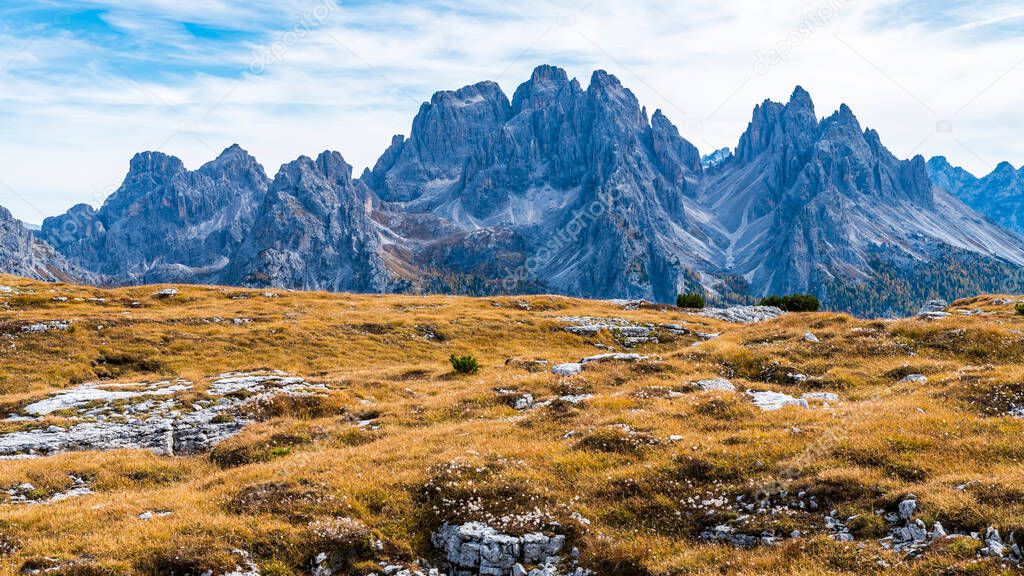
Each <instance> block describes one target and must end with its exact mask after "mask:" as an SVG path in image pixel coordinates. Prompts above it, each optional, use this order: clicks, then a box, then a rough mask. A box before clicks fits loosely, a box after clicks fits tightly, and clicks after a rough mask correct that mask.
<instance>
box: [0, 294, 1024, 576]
mask: <svg viewBox="0 0 1024 576" xmlns="http://www.w3.org/2000/svg"><path fill="white" fill-rule="evenodd" d="M0 284H2V285H4V286H5V287H6V289H5V290H2V291H0V336H2V341H3V342H4V346H3V354H2V359H3V360H2V363H0V413H3V414H11V415H12V417H10V418H8V419H6V420H3V421H0V454H2V459H0V574H2V575H5V576H14V575H15V574H23V573H27V572H29V571H33V570H45V571H46V573H49V574H57V575H65V576H70V575H82V574H154V575H156V574H161V575H166V574H186V573H189V574H201V573H207V572H208V573H210V574H213V575H215V576H226V575H227V574H236V575H237V574H243V573H244V574H248V575H250V576H251V575H254V574H263V575H298V574H310V573H314V574H318V575H323V574H346V575H350V574H351V575H358V576H365V575H368V574H370V573H377V574H380V573H381V572H382V571H384V570H382V566H393V568H388V569H387V570H386V571H384V572H385V573H388V574H396V573H402V574H417V573H422V574H427V573H428V572H429V568H428V567H435V568H439V569H442V570H443V569H445V568H446V567H448V566H449V565H450V564H451V563H454V564H457V565H459V566H461V568H460V569H461V570H463V571H464V572H466V573H469V574H474V575H476V574H479V573H488V574H494V573H497V574H510V573H511V571H512V570H513V569H515V568H514V564H515V563H516V562H519V563H521V564H523V565H524V566H525V567H526V568H527V569H528V570H533V569H535V568H536V567H537V565H538V564H539V563H541V562H543V561H544V558H543V557H544V556H545V555H550V556H552V557H557V560H558V563H559V566H558V568H557V570H555V569H552V570H551V571H549V572H548V573H558V574H574V573H575V574H586V573H588V572H587V571H590V573H593V574H596V575H601V576H604V575H620V574H622V575H644V576H647V575H651V576H662V575H665V576H668V575H673V574H681V573H686V574H707V575H711V574H716V575H717V574H721V573H722V570H723V567H727V571H728V572H729V573H757V574H780V575H781V574H897V575H925V574H936V573H971V574H1003V573H1010V572H1012V571H1013V570H1014V569H1015V568H1014V566H1015V564H1014V563H1015V562H1019V561H1020V560H1021V558H1020V556H1019V547H1020V545H1021V544H1024V542H1021V541H1020V538H1021V535H1024V524H1022V518H1024V498H1022V496H1021V486H1022V485H1024V448H1022V444H1021V442H1020V437H1021V435H1022V434H1024V418H1021V417H1020V416H1024V388H1022V387H1021V384H1020V382H1021V375H1022V374H1024V364H1022V360H1021V359H1022V358H1024V338H1022V337H1021V333H1022V331H1024V316H1020V315H1017V314H1016V313H1015V312H1014V306H1015V304H1016V303H1017V302H1018V301H1019V300H1018V298H1017V297H1013V298H1011V297H993V296H986V297H978V298H974V299H971V300H966V301H962V302H957V303H954V305H953V306H951V307H950V308H949V310H948V311H949V313H950V316H948V317H943V318H941V319H938V320H931V321H929V320H923V319H917V318H915V319H907V320H898V321H875V320H857V319H853V318H851V317H849V316H845V315H840V314H834V313H820V314H804V315H797V314H791V315H783V316H781V317H778V318H775V319H772V320H768V321H765V322H763V323H759V324H750V325H743V324H732V323H727V322H724V321H721V320H716V319H712V318H708V317H703V316H695V315H691V314H688V313H686V312H685V311H682V310H679V309H676V308H671V307H664V306H652V305H639V304H636V303H623V302H618V303H613V302H601V301H586V300H576V299H568V298H562V297H549V296H534V297H521V298H508V297H493V298H476V299H474V298H462V297H448V296H437V297H415V296H402V295H398V296H352V295H331V294H324V293H298V292H285V291H277V290H270V291H267V290H262V291H254V290H242V289H228V288H201V287H184V286H177V287H173V288H172V287H169V286H159V287H136V288H124V289H117V290H100V289H95V288H86V287H74V286H69V285H50V284H43V283H38V282H31V281H27V280H23V279H18V278H13V277H3V278H0ZM609 350H614V351H615V352H619V353H623V354H626V355H623V356H618V357H614V356H613V357H607V356H604V357H602V358H601V359H600V360H594V361H591V362H588V363H586V364H584V365H583V366H577V365H575V363H576V362H578V361H579V360H580V359H581V358H586V357H593V356H595V355H599V354H607V353H608V352H609ZM453 354H457V355H466V354H472V355H474V356H476V358H477V359H478V360H479V365H480V368H479V372H478V373H476V374H465V375H460V374H456V373H454V372H453V371H452V366H451V364H450V363H449V360H448V359H449V356H451V355H453ZM629 354H636V355H638V356H630V355H629ZM562 364H566V366H559V368H558V371H559V372H561V373H563V374H574V373H575V375H566V376H559V375H556V374H554V373H553V368H554V367H555V365H562ZM576 372H578V373H576ZM780 404H785V405H784V406H781V408H780V409H778V410H764V409H762V408H772V407H776V406H780ZM29 450H32V451H34V455H33V454H31V453H29ZM170 454H174V456H171V455H170ZM31 456H35V457H31ZM12 457H18V458H22V459H15V460H10V459H9V458H12ZM471 522H480V523H482V524H484V525H486V526H487V528H485V527H484V526H481V525H473V524H467V523H471ZM446 523H447V526H449V528H445V526H446ZM453 525H454V526H461V527H462V528H461V529H453V528H450V526H453ZM492 529H493V530H494V532H489V530H492ZM972 533H974V534H976V535H977V536H976V537H973V536H971V534H972ZM943 534H949V535H959V536H949V537H946V536H944V535H943ZM887 538H888V539H887ZM485 541H486V542H488V543H489V544H487V546H493V548H488V547H486V546H485V548H486V549H487V552H486V554H485V555H481V554H480V553H479V552H477V553H476V554H475V555H474V554H471V553H469V552H471V551H472V550H477V551H479V550H480V543H481V542H485ZM1015 546H1016V547H1017V548H1014V547H1015ZM538 547H539V548H538ZM574 549H576V550H578V555H577V554H575V553H573V552H572V551H573V550H574ZM1000 555H1001V556H1002V558H1001V557H1000ZM552 562H554V560H552ZM403 569H405V570H407V572H404V573H403V572H401V570H403ZM519 573H521V572H519ZM538 573H539V572H538Z"/></svg>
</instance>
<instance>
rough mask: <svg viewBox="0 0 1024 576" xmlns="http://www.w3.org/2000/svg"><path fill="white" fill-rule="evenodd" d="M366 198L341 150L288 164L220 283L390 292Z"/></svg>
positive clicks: (275, 181) (378, 240)
mask: <svg viewBox="0 0 1024 576" xmlns="http://www.w3.org/2000/svg"><path fill="white" fill-rule="evenodd" d="M368 200H369V199H368V197H367V196H366V194H365V193H364V192H363V191H362V190H361V189H359V188H357V186H356V185H355V183H354V182H353V181H352V167H351V166H349V165H348V164H346V163H345V160H344V159H343V158H342V157H341V154H338V153H337V152H324V153H323V154H321V155H320V156H319V157H317V159H316V160H312V159H310V158H307V157H302V158H299V159H298V160H296V161H294V162H292V163H290V164H287V165H285V166H283V167H282V168H281V171H280V172H279V173H278V174H277V177H276V178H275V179H274V183H273V185H272V186H271V187H270V189H269V191H268V192H267V193H266V198H265V200H264V202H263V205H262V206H261V207H260V209H259V212H258V214H257V216H256V219H255V222H254V224H253V226H252V229H251V231H250V232H249V234H248V235H247V237H246V238H245V240H244V241H243V243H242V244H241V246H239V248H238V250H237V251H236V252H235V254H234V256H233V258H232V261H231V263H230V264H229V265H228V266H227V267H226V269H225V270H224V271H223V272H222V273H221V275H220V276H219V278H220V281H221V282H223V283H226V284H235V285H244V286H254V287H269V286H272V287H281V288H302V289H309V290H332V291H336V292H341V291H357V292H379V291H381V290H383V289H385V288H386V286H387V282H388V274H387V271H386V267H385V265H384V261H383V258H382V250H381V244H380V237H379V236H378V234H377V231H376V229H375V227H374V225H373V223H372V222H371V220H370V218H369V209H368V206H369V202H368Z"/></svg>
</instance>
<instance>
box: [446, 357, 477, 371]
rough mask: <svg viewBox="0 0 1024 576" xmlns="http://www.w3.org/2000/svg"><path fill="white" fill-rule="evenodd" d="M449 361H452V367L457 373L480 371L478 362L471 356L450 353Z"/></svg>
mask: <svg viewBox="0 0 1024 576" xmlns="http://www.w3.org/2000/svg"><path fill="white" fill-rule="evenodd" d="M449 361H450V362H451V363H452V368H454V369H455V371H456V372H458V373H459V374H476V373H477V372H479V371H480V364H479V363H478V362H477V361H476V358H474V357H473V356H456V355H455V354H452V357H451V358H449Z"/></svg>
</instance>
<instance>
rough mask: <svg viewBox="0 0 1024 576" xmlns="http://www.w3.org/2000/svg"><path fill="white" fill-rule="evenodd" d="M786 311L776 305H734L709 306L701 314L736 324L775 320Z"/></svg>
mask: <svg viewBox="0 0 1024 576" xmlns="http://www.w3.org/2000/svg"><path fill="white" fill-rule="evenodd" d="M785 313H786V312H785V311H784V310H782V309H781V308H776V307H775V306H733V307H731V308H707V309H705V310H704V311H703V312H701V313H700V315H701V316H704V317H707V318H715V319H718V320H725V321H726V322H733V323H736V324H756V323H758V322H767V321H768V320H773V319H775V318H778V317H779V316H782V315H783V314H785Z"/></svg>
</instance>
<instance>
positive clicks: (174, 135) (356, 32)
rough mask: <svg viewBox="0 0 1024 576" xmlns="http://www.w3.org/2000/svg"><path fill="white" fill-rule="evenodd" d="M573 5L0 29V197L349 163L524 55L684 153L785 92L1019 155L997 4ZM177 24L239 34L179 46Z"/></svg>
mask: <svg viewBox="0 0 1024 576" xmlns="http://www.w3.org/2000/svg"><path fill="white" fill-rule="evenodd" d="M51 3H52V4H53V5H55V6H56V7H57V8H58V9H60V7H61V6H63V5H64V3H63V2H57V1H53V2H51ZM587 4H588V2H587V0H562V1H560V2H557V1H555V0H550V1H549V0H524V1H522V2H518V3H507V2H497V1H495V0H475V1H471V2H454V1H443V0H435V1H432V2H426V3H423V2H420V3H415V4H405V3H403V2H367V1H360V2H342V3H341V4H340V5H339V6H338V7H337V10H336V11H334V12H333V13H331V14H330V15H329V17H327V18H325V19H323V21H322V22H316V21H314V22H313V23H312V25H311V24H310V22H311V21H310V15H311V14H312V13H313V12H312V11H314V10H315V9H316V8H317V6H318V4H317V3H316V2H314V1H311V0H307V1H302V2H299V1H295V2H286V3H281V2H247V3H242V2H230V3H229V2H224V1H221V2H212V3H211V2H201V3H200V2H185V1H181V0H178V1H171V0H146V1H141V2H140V1H138V0H136V1H132V2H129V1H128V0H95V1H92V2H89V3H88V5H89V6H90V7H92V8H97V9H101V10H103V15H102V18H103V21H104V22H105V23H106V24H107V25H109V26H111V27H113V28H114V29H116V31H117V32H118V33H119V34H122V35H125V36H127V37H128V38H129V40H131V41H130V42H128V43H125V44H121V43H112V42H106V43H104V41H103V40H102V36H99V37H97V38H93V37H90V36H89V35H85V34H77V33H74V32H71V31H67V30H61V29H59V27H58V28H56V29H52V28H53V27H43V26H37V27H27V28H25V29H24V30H18V29H16V28H17V27H13V26H8V27H6V28H0V67H3V65H4V63H6V62H8V60H11V59H12V58H13V61H12V62H11V64H10V66H9V67H8V68H7V69H6V71H5V72H4V73H2V74H0V128H2V130H3V134H4V135H5V138H4V139H3V141H2V142H0V181H3V182H4V183H6V184H7V185H8V186H10V188H11V189H13V190H14V191H16V192H17V194H18V196H21V197H22V198H24V199H25V200H22V198H19V197H18V196H16V195H15V194H14V193H13V192H11V191H10V190H8V189H7V188H5V187H4V186H0V204H2V205H6V206H8V207H9V208H10V209H11V210H12V211H13V212H15V214H16V215H18V216H20V217H22V218H24V219H26V220H29V221H35V222H38V221H39V220H40V219H41V218H42V216H43V215H52V214H55V213H59V212H61V211H63V210H64V209H66V208H67V207H68V206H70V205H71V204H74V203H76V202H92V203H99V202H101V201H102V199H103V198H104V197H105V195H106V194H109V192H110V191H111V186H112V184H116V183H117V182H118V181H119V180H120V179H121V178H122V177H123V175H124V172H125V171H126V169H127V165H128V160H129V159H130V158H131V156H132V155H133V154H134V153H135V152H138V151H141V150H149V149H156V148H159V149H161V150H163V151H165V152H167V153H171V154H175V155H177V156H179V157H181V158H182V159H183V160H185V162H186V164H187V165H189V166H190V167H198V166H199V165H200V164H201V163H203V162H205V161H207V160H209V159H211V158H212V157H213V156H214V155H215V154H216V153H217V152H219V151H220V150H221V149H223V148H225V147H226V146H228V145H229V144H231V143H234V142H238V143H239V144H241V145H242V146H243V147H245V148H247V149H248V150H249V151H250V152H252V153H253V154H254V155H256V157H257V158H259V159H260V160H261V161H262V162H263V163H264V166H265V167H266V168H267V171H268V172H269V173H271V174H273V173H274V172H276V170H277V168H278V166H279V165H280V164H282V163H284V162H287V161H290V160H292V159H294V158H295V157H297V156H299V155H300V154H306V155H312V154H316V153H318V152H319V151H321V150H323V149H328V148H329V149H336V150H339V151H341V152H342V154H343V155H344V156H345V157H346V159H348V161H349V162H350V163H352V164H353V165H355V166H356V169H357V170H361V169H362V167H364V166H367V165H372V164H373V162H374V161H375V160H376V158H377V157H378V156H379V154H380V153H381V152H382V151H383V150H384V148H385V147H386V146H387V144H388V142H389V141H390V138H391V136H392V134H394V133H407V132H408V130H409V127H410V125H411V122H412V118H413V116H414V114H415V113H416V111H417V108H418V106H419V103H420V102H422V101H424V100H427V99H429V97H430V95H431V93H432V92H433V91H435V90H441V89H454V88H458V87H461V86H463V85H465V84H469V83H473V82H476V81H480V80H487V79H491V80H497V81H498V82H499V83H500V84H501V85H502V87H503V88H504V89H505V90H506V92H507V93H509V94H511V93H512V92H513V91H514V90H515V87H516V86H517V84H518V83H519V82H521V81H523V80H525V79H526V78H527V77H528V75H529V73H530V71H531V69H532V68H533V67H534V66H535V65H538V64H542V63H551V64H556V65H560V66H563V67H565V68H566V69H567V70H568V71H569V72H570V74H573V75H576V76H578V77H579V78H580V81H581V82H582V83H583V84H584V85H585V84H586V83H587V81H588V80H589V76H590V73H591V71H592V70H594V69H596V68H603V69H606V70H608V71H610V72H612V73H614V74H616V75H617V76H619V78H620V79H622V81H623V83H624V84H625V85H626V86H628V87H629V88H631V89H632V90H633V91H634V92H636V93H637V95H638V97H639V99H640V101H641V102H642V103H644V104H645V105H647V106H648V108H649V109H650V110H651V111H653V109H654V108H662V109H663V110H665V113H666V114H667V115H668V116H669V118H671V119H672V120H673V121H674V122H676V124H677V125H679V126H680V127H681V128H684V135H685V136H687V137H688V138H690V139H691V140H692V141H693V142H694V143H695V144H696V145H697V146H698V147H699V148H700V149H701V150H702V151H704V152H707V151H710V150H711V149H712V148H717V147H722V146H734V145H735V144H736V141H737V140H738V138H739V136H740V134H741V132H742V131H743V129H744V128H745V127H746V123H747V122H748V121H749V118H750V112H751V109H752V108H753V106H754V105H755V104H756V103H758V102H760V101H762V100H764V99H765V98H772V99H775V100H780V99H785V98H787V97H788V95H789V93H790V92H791V91H792V89H793V87H794V86H795V85H797V84H801V85H803V86H804V87H805V88H807V89H808V90H809V91H810V92H811V94H812V95H813V96H814V98H815V103H816V105H817V109H818V113H819V115H822V116H824V115H827V114H829V113H831V112H832V111H833V110H834V109H836V108H838V106H839V104H840V103H842V102H846V103H848V104H850V106H851V107H852V108H853V109H854V111H855V112H856V113H857V114H858V117H859V118H860V120H861V122H862V124H864V125H865V126H870V127H873V128H875V129H877V130H879V132H880V133H881V134H882V138H883V141H884V142H885V143H886V144H887V145H888V146H889V147H890V148H891V149H892V150H893V151H894V152H895V153H896V154H897V155H898V156H902V157H906V156H909V155H911V154H917V153H919V154H923V155H925V156H930V155H934V154H944V155H947V156H949V157H950V158H951V160H952V161H954V162H955V163H960V164H963V165H965V166H966V167H968V168H969V169H971V170H973V171H975V172H985V171H987V170H989V169H991V168H993V167H994V166H995V164H997V163H998V162H1000V161H1003V160H1010V161H1011V162H1013V163H1014V164H1015V165H1020V163H1021V161H1022V158H1024V141H1021V140H1020V139H1019V137H1018V135H1017V132H1018V130H1019V127H1020V126H1021V125H1024V109H1022V108H1021V107H1020V105H1019V102H1018V101H1017V100H1018V98H1017V95H1018V94H1019V93H1020V91H1021V90H1020V89H1021V87H1022V85H1024V64H1020V65H1018V63H1019V62H1020V59H1021V57H1022V56H1024V51H1022V50H1021V49H1022V48H1024V40H1022V38H1021V35H1019V34H1017V35H1014V34H989V35H987V36H986V35H982V34H980V33H979V30H981V29H985V28H986V27H989V28H991V27H993V26H1002V27H1005V26H1006V25H1007V24H1013V23H1014V22H1016V20H1015V19H1014V17H1013V15H1014V10H1013V4H1012V3H1005V2H995V3H982V2H963V1H956V2H953V1H951V2H948V3H946V4H948V6H947V8H949V10H947V11H943V10H941V9H937V8H936V5H939V4H944V3H937V2H927V3H921V2H916V1H911V2H905V1H897V0H857V1H855V2H854V1H848V0H821V1H817V0H806V1H804V0H783V1H779V2H772V3H770V5H769V3H765V2H760V1H755V0H723V1H720V2H712V1H705V0H692V1H689V2H685V3H683V2H670V1H667V0H644V1H634V2H630V3H625V2H615V1H612V0H595V1H594V2H593V3H592V4H590V5H589V7H587ZM584 7H586V8H585V10H583V8H584ZM581 10H582V11H581ZM894 14H897V15H899V18H898V19H897V18H896V16H893V15H894ZM939 16H941V17H939ZM897 20H898V21H897ZM182 22H190V23H195V24H199V25H202V26H207V27H210V28H214V29H224V30H231V31H245V32H247V33H248V34H247V37H246V38H244V39H235V40H231V41H226V40H225V41H212V40H197V39H195V38H192V37H190V36H189V35H188V34H187V33H186V31H185V30H184V28H183V27H181V26H180V24H181V23H182ZM887 23H888V24H890V25H887ZM36 33H39V35H38V37H35V39H34V41H31V42H30V40H32V38H33V37H34V35H35V34H36ZM268 49H273V50H275V52H273V54H274V57H273V58H272V59H270V60H265V59H263V60H256V61H257V62H260V63H262V64H264V65H265V66H264V67H260V66H257V67H255V68H252V69H255V70H257V71H259V72H262V73H260V74H253V73H251V72H249V70H250V69H251V67H252V65H253V62H254V59H255V58H257V56H254V55H260V54H264V55H265V54H266V51H267V50H268ZM773 50H774V51H776V52H777V53H779V54H784V55H785V58H784V61H780V62H778V63H776V64H774V65H771V66H769V67H768V69H767V72H766V73H762V72H765V69H764V66H762V67H760V68H757V67H755V63H756V62H757V61H758V56H757V55H758V54H761V55H766V54H773V52H772V51H773ZM168 51H173V53H168ZM1015 65H1016V67H1015ZM162 66H163V68H161V67H162ZM150 68H152V71H153V72H154V73H153V74H149V73H148V72H149V71H150ZM264 68H265V69H264ZM158 72H159V73H158ZM129 75H130V76H129ZM133 77H134V78H135V79H133ZM940 121H950V122H951V123H952V127H953V131H952V133H948V132H945V131H937V130H936V126H937V123H938V122H940ZM686 129H688V130H689V131H686ZM26 200H27V201H26ZM37 209H38V210H37Z"/></svg>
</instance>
